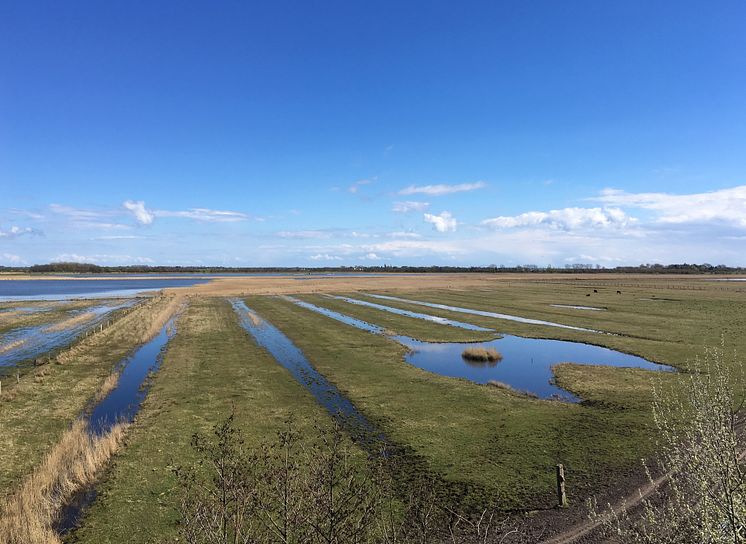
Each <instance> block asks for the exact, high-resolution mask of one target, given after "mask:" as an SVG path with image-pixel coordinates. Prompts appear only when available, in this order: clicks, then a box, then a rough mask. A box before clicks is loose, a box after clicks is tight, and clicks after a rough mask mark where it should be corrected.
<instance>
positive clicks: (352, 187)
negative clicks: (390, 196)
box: [347, 178, 377, 194]
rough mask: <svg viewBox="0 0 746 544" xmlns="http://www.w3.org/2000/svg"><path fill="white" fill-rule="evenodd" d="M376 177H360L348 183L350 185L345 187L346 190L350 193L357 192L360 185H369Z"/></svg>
mask: <svg viewBox="0 0 746 544" xmlns="http://www.w3.org/2000/svg"><path fill="white" fill-rule="evenodd" d="M376 179H377V178H370V179H360V180H358V181H356V182H355V183H353V184H352V185H350V186H349V187H348V188H347V190H348V191H349V192H350V193H352V194H355V193H357V192H358V191H359V190H360V187H362V186H363V185H370V184H371V183H373V182H374V181H375V180H376Z"/></svg>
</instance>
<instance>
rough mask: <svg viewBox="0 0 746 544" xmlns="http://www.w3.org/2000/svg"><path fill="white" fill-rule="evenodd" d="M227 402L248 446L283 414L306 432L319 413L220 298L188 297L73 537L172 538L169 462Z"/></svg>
mask: <svg viewBox="0 0 746 544" xmlns="http://www.w3.org/2000/svg"><path fill="white" fill-rule="evenodd" d="M232 407H233V408H235V417H236V424H237V426H238V427H239V428H240V429H242V430H243V436H244V437H245V438H246V447H248V448H251V447H254V446H257V445H259V444H260V443H262V442H265V441H269V440H271V439H273V438H274V436H275V434H276V432H277V431H278V430H280V429H282V428H283V425H284V421H285V419H286V418H287V417H288V416H289V415H291V414H292V415H294V416H295V427H296V428H297V430H298V431H300V432H301V433H304V434H312V432H311V427H312V424H313V423H314V421H320V422H329V421H330V418H329V417H328V416H327V414H326V412H325V411H324V410H323V409H322V408H321V407H320V406H319V405H318V404H316V402H315V401H314V399H313V397H311V395H310V394H309V393H307V392H306V391H305V390H304V389H303V388H302V387H301V386H300V385H299V384H298V383H297V382H295V380H294V379H293V378H292V376H291V375H290V373H289V372H287V370H285V369H284V368H283V367H281V366H280V365H279V364H278V363H277V362H276V361H275V360H274V359H273V358H272V357H271V356H270V355H269V354H268V353H267V352H265V351H264V350H263V349H262V348H260V347H259V346H257V345H256V344H255V343H254V341H253V340H252V339H251V337H250V336H249V335H248V333H246V332H245V331H244V330H243V329H242V328H241V327H240V325H239V323H238V321H237V319H236V316H235V314H234V312H233V309H232V308H231V306H230V305H229V304H228V302H227V301H226V300H224V299H209V298H201V297H200V298H192V301H191V303H190V307H189V309H188V311H187V312H186V313H185V314H184V315H183V316H182V317H181V319H180V321H179V326H178V331H177V334H176V336H175V337H174V338H173V339H172V340H171V343H170V344H169V347H168V350H167V352H166V354H165V357H164V361H163V363H162V366H161V369H160V371H159V372H158V374H157V375H156V376H155V377H154V379H153V383H152V387H151V389H150V393H149V395H148V397H147V399H146V400H145V402H144V404H143V407H142V410H141V411H140V413H139V414H138V416H137V419H136V421H135V423H134V424H133V426H132V427H131V428H130V431H129V433H128V436H127V440H126V447H125V448H123V449H122V450H121V451H120V453H119V454H117V456H116V457H115V462H114V464H113V466H112V468H111V470H110V472H109V475H108V477H107V478H106V480H105V481H104V482H103V483H102V484H101V485H100V491H101V492H100V494H99V497H98V500H97V501H96V503H95V504H94V505H93V507H92V508H91V510H90V511H89V512H88V514H87V515H86V516H85V518H84V520H83V526H82V527H81V529H79V530H78V531H77V532H76V534H75V537H74V540H75V541H76V542H90V543H96V544H99V543H108V542H111V543H114V542H116V543H123V542H133V543H135V542H137V543H145V542H153V541H160V540H159V539H165V540H164V541H168V539H169V538H171V537H173V536H175V531H176V522H177V520H178V510H177V508H178V504H179V494H178V489H177V482H176V479H175V478H174V476H173V474H172V473H171V470H170V467H171V466H172V465H175V464H176V465H178V464H187V463H190V462H191V461H193V452H192V450H191V448H190V446H189V443H190V439H191V436H192V434H193V433H195V432H205V433H209V432H211V430H212V427H213V425H215V424H216V423H217V422H219V421H222V420H223V419H224V418H225V417H226V416H227V415H228V414H229V413H230V412H231V410H232Z"/></svg>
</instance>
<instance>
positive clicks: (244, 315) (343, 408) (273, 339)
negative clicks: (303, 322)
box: [231, 299, 385, 447]
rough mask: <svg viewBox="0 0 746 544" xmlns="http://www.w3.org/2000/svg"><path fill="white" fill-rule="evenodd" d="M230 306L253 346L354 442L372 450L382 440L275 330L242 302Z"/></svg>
mask: <svg viewBox="0 0 746 544" xmlns="http://www.w3.org/2000/svg"><path fill="white" fill-rule="evenodd" d="M298 302H300V301H298ZM231 304H232V305H233V309H234V310H235V311H236V313H237V314H238V317H239V319H240V322H241V325H242V326H243V328H244V329H246V330H247V331H248V332H249V334H251V336H252V337H253V338H254V340H256V343H257V344H259V345H260V346H261V347H263V348H264V349H266V350H267V351H268V352H269V353H270V355H272V357H274V358H275V360H276V361H277V362H278V363H280V364H281V365H282V366H284V367H285V368H286V369H287V370H288V371H289V372H290V374H292V376H293V377H294V378H295V379H296V380H297V381H298V383H300V384H301V385H302V386H303V387H305V388H306V389H307V390H308V391H309V392H310V393H311V394H312V395H313V396H314V398H315V399H316V400H317V402H318V403H319V404H321V405H322V406H323V407H324V408H326V410H327V411H328V412H329V413H330V414H331V415H332V417H333V418H335V419H336V420H337V421H338V422H339V423H340V424H341V425H342V426H343V427H344V428H345V429H346V430H347V431H348V433H349V434H350V435H351V436H352V438H353V439H354V440H356V441H358V442H361V443H364V444H370V445H373V446H374V447H377V445H378V444H380V443H381V442H382V441H384V440H385V437H384V436H383V434H381V433H380V432H379V431H378V430H377V429H376V427H375V426H374V425H373V424H372V423H371V422H370V421H368V419H367V418H366V417H365V416H364V415H363V414H362V413H361V412H360V411H359V410H358V409H357V408H356V407H355V405H354V404H352V402H351V401H350V400H349V399H348V398H347V397H345V396H344V395H343V394H342V393H341V392H340V391H339V389H337V388H336V387H335V386H334V384H332V383H330V382H329V380H327V379H326V377H325V376H324V375H323V374H321V373H319V371H318V370H316V369H315V368H314V367H313V365H311V363H310V362H309V361H308V359H307V358H306V356H305V355H304V354H303V352H302V351H301V350H300V349H298V348H297V347H296V346H295V344H293V342H292V341H291V340H290V339H289V338H288V337H287V336H285V335H284V334H283V333H282V332H281V331H280V330H279V329H278V328H277V327H275V326H274V325H272V324H270V323H268V322H267V321H265V320H264V319H262V318H261V317H260V316H259V315H257V314H256V313H255V312H254V311H253V310H251V309H250V308H249V307H248V306H246V303H245V302H244V301H242V300H239V299H231ZM360 323H364V322H360ZM366 325H368V324H366ZM376 329H377V330H375V331H370V332H382V330H381V329H380V328H378V327H376ZM365 330H369V329H365Z"/></svg>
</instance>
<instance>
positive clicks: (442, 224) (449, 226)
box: [425, 212, 458, 232]
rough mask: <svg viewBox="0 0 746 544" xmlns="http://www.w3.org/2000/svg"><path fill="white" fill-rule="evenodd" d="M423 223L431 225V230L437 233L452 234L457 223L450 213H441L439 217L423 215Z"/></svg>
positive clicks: (428, 214)
mask: <svg viewBox="0 0 746 544" xmlns="http://www.w3.org/2000/svg"><path fill="white" fill-rule="evenodd" d="M425 222H426V223H432V225H433V228H434V229H435V230H437V231H438V232H453V231H455V230H456V226H457V225H458V222H457V221H456V219H455V218H454V217H453V216H452V215H451V212H442V213H441V214H440V215H433V214H430V213H426V214H425Z"/></svg>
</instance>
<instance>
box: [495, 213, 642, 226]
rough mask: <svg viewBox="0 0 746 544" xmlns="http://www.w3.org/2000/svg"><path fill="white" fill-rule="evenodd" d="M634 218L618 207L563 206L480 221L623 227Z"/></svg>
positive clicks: (503, 223) (522, 224) (527, 224)
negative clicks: (557, 208) (546, 210)
mask: <svg viewBox="0 0 746 544" xmlns="http://www.w3.org/2000/svg"><path fill="white" fill-rule="evenodd" d="M634 222H635V219H634V218H632V217H629V216H628V215H627V214H626V213H624V212H623V211H622V210H620V209H619V208H563V209H560V210H550V211H548V212H526V213H522V214H520V215H509V216H500V217H493V218H492V219H486V220H484V221H482V224H483V225H486V226H488V227H492V228H495V229H509V228H525V227H538V226H547V227H550V228H553V229H561V230H576V229H585V228H623V227H627V226H629V225H631V224H632V223H634Z"/></svg>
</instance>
